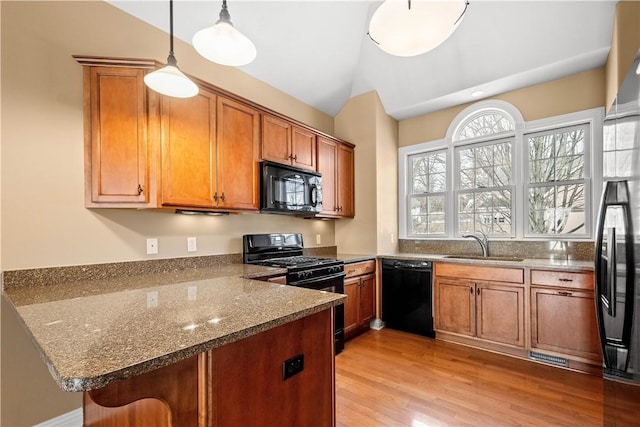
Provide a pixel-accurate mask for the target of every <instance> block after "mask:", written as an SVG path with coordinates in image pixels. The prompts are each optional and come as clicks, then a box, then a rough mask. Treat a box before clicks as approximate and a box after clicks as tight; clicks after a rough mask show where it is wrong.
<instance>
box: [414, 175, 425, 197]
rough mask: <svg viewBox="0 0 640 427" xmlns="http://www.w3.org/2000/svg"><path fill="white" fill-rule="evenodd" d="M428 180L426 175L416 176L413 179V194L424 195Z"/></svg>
mask: <svg viewBox="0 0 640 427" xmlns="http://www.w3.org/2000/svg"><path fill="white" fill-rule="evenodd" d="M427 185H428V178H427V176H426V175H417V176H414V177H413V190H412V192H413V193H426V192H427Z"/></svg>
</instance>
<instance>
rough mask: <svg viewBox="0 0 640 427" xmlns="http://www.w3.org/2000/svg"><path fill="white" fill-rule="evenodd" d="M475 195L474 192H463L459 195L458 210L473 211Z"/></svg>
mask: <svg viewBox="0 0 640 427" xmlns="http://www.w3.org/2000/svg"><path fill="white" fill-rule="evenodd" d="M474 210H475V207H474V197H473V193H462V194H460V195H459V196H458V211H459V212H473V211H474Z"/></svg>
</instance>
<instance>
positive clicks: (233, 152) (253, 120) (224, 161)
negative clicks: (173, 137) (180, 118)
mask: <svg viewBox="0 0 640 427" xmlns="http://www.w3.org/2000/svg"><path fill="white" fill-rule="evenodd" d="M217 113H218V114H217V117H218V126H217V130H218V133H217V135H218V137H217V141H218V146H217V163H216V166H217V179H218V187H217V196H218V200H217V202H218V203H217V206H218V207H220V208H227V209H242V210H258V208H259V207H260V206H259V176H260V175H259V171H258V161H257V160H258V146H259V143H260V113H259V112H258V111H257V110H255V109H253V108H251V107H248V106H246V105H244V104H240V103H238V102H235V101H232V100H230V99H226V98H223V97H219V98H218V111H217Z"/></svg>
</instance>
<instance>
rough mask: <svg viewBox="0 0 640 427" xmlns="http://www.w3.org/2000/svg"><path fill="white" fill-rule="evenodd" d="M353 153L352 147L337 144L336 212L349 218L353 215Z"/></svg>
mask: <svg viewBox="0 0 640 427" xmlns="http://www.w3.org/2000/svg"><path fill="white" fill-rule="evenodd" d="M353 154H354V153H353V148H352V147H350V146H348V145H345V144H339V145H338V172H337V177H338V213H339V215H340V216H343V217H350V218H353V216H354V215H355V205H354V198H353V186H354V170H353V162H354V156H353Z"/></svg>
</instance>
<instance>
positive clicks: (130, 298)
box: [5, 263, 346, 426]
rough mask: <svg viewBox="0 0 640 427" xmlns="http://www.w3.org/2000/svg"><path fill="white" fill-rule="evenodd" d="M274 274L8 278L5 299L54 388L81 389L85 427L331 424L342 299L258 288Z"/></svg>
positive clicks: (226, 268) (254, 270) (240, 268)
mask: <svg viewBox="0 0 640 427" xmlns="http://www.w3.org/2000/svg"><path fill="white" fill-rule="evenodd" d="M122 264H127V263H122ZM278 273H280V270H279V269H277V268H269V267H260V266H248V265H242V264H227V265H221V266H219V267H216V268H197V269H189V270H179V271H171V272H154V273H150V274H140V275H131V274H123V275H122V276H120V277H109V278H105V279H89V280H86V279H85V280H75V281H74V280H69V281H66V282H65V281H60V282H59V283H38V280H37V278H34V279H33V280H32V281H31V282H30V283H27V282H24V283H22V284H20V283H18V282H19V281H18V280H12V279H11V278H9V280H8V283H7V285H8V286H7V285H5V298H8V300H9V301H10V302H11V303H12V306H13V307H14V308H15V310H16V311H17V313H18V316H19V317H20V319H21V321H22V322H23V323H24V326H25V328H26V330H27V331H28V334H29V335H30V337H31V338H32V340H33V341H34V343H35V345H36V347H37V348H38V350H39V351H40V353H41V356H42V358H43V360H44V361H45V362H46V364H47V366H48V368H49V371H50V373H51V374H52V376H53V377H54V379H55V380H56V382H57V383H58V385H59V386H60V387H61V388H62V389H63V390H66V391H73V392H80V391H82V392H84V425H87V426H89V425H116V424H117V425H131V424H135V422H136V421H135V420H136V419H138V421H139V420H140V419H144V421H145V423H147V424H148V423H151V424H153V425H166V426H193V425H217V426H223V425H252V424H256V422H258V421H259V423H260V425H286V424H291V423H293V424H297V425H323V426H326V425H335V402H334V364H333V363H334V362H333V339H332V330H333V329H332V328H333V316H332V310H331V308H332V307H334V306H336V305H339V304H342V303H343V302H344V300H345V299H346V297H345V296H344V295H340V294H334V293H327V292H319V291H313V290H309V289H304V288H296V287H291V286H284V285H279V284H273V283H269V282H266V281H261V280H256V279H259V278H261V277H266V276H270V275H274V274H278ZM34 277H35V276H34ZM41 277H46V276H41ZM13 282H15V283H13ZM274 401H277V402H280V403H279V404H278V405H274V404H273V402H274ZM140 417H142V418H140ZM105 423H106V424H105ZM114 423H115V424H114Z"/></svg>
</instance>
